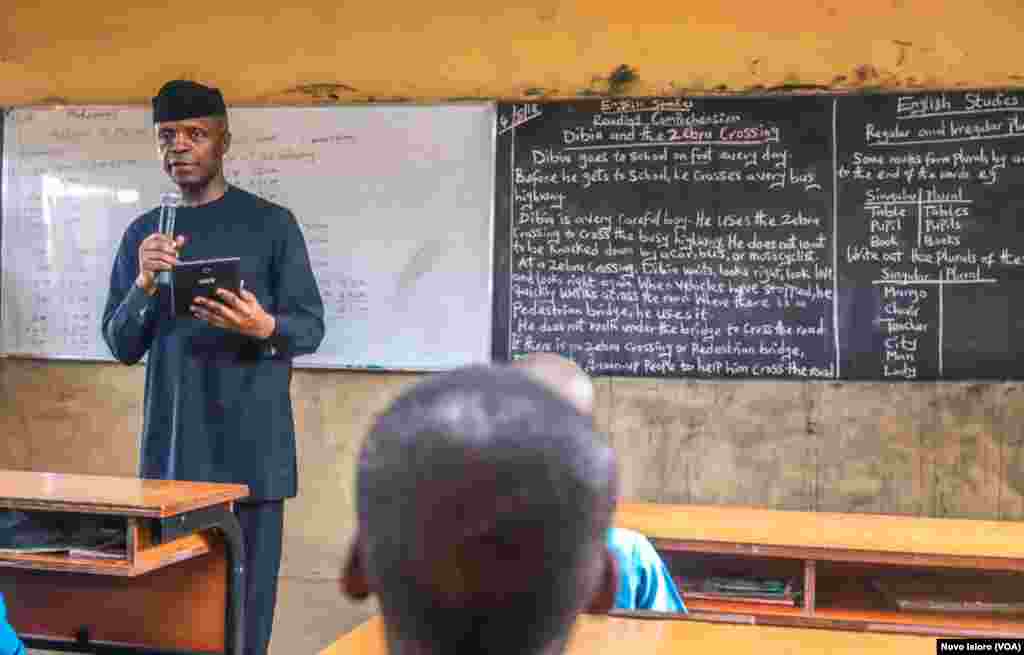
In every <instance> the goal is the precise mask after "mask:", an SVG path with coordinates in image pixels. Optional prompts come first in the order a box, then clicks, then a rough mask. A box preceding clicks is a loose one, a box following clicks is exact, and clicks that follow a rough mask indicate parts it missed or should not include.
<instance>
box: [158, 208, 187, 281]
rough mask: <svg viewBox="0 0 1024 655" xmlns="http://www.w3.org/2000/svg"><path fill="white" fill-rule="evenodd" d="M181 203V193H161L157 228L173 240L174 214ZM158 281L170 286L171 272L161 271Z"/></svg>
mask: <svg viewBox="0 0 1024 655" xmlns="http://www.w3.org/2000/svg"><path fill="white" fill-rule="evenodd" d="M179 205H181V194H180V193H177V192H174V191H171V192H168V193H161V194H160V224H159V227H158V228H157V229H158V230H159V231H160V233H161V234H166V235H167V236H168V237H169V238H171V239H172V240H173V239H174V215H175V213H176V212H177V211H178V206H179ZM156 282H157V284H160V285H163V286H170V284H171V272H170V271H160V272H159V273H158V274H157V276H156Z"/></svg>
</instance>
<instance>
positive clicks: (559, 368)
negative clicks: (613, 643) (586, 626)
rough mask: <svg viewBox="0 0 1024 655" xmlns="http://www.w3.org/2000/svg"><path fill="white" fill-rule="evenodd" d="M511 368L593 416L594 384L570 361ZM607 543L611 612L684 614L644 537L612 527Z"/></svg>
mask: <svg viewBox="0 0 1024 655" xmlns="http://www.w3.org/2000/svg"><path fill="white" fill-rule="evenodd" d="M512 366H513V367H516V368H520V369H522V370H524V371H526V373H527V374H529V375H531V376H533V377H534V378H535V379H537V380H538V381H540V382H541V383H543V384H546V385H548V386H549V387H550V388H552V389H554V390H555V391H556V392H557V393H559V394H561V395H562V396H563V397H564V398H566V399H567V400H569V401H570V402H571V403H572V404H573V406H574V407H576V409H577V410H578V411H579V412H580V414H583V415H584V416H587V417H590V416H593V413H594V385H593V383H592V382H591V380H590V376H589V375H587V374H586V373H585V372H584V371H583V370H582V369H581V368H580V367H579V366H577V365H576V364H575V363H574V362H573V361H572V360H569V359H566V358H565V357H562V356H560V355H555V354H554V353H530V354H529V355H527V356H526V357H523V358H521V359H518V360H515V361H514V362H513V363H512ZM607 544H608V547H609V550H611V551H612V553H613V554H614V555H615V558H616V560H617V561H618V565H619V566H618V571H619V586H618V591H617V592H616V594H615V606H614V609H625V610H655V611H660V612H683V613H685V612H686V605H685V604H684V603H683V599H682V596H681V595H680V594H679V590H678V589H677V588H676V584H675V581H673V579H672V575H671V573H669V570H668V567H666V566H665V563H664V562H663V561H662V559H661V557H660V556H659V555H658V552H657V551H656V550H655V549H654V546H653V545H652V544H651V542H650V541H649V540H648V539H647V537H645V536H644V535H642V534H640V533H639V532H634V531H633V530H626V529H624V528H611V529H610V530H609V531H608V535H607Z"/></svg>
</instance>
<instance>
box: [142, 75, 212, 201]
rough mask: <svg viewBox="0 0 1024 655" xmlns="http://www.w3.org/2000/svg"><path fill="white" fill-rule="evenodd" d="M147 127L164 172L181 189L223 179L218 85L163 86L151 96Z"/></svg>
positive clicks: (194, 190) (182, 83)
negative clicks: (153, 136) (150, 117)
mask: <svg viewBox="0 0 1024 655" xmlns="http://www.w3.org/2000/svg"><path fill="white" fill-rule="evenodd" d="M153 127H154V131H155V133H156V145H157V150H158V152H159V154H160V160H161V162H162V164H163V168H164V172H165V173H167V175H168V176H169V177H170V178H171V180H173V181H174V183H175V184H177V185H178V187H179V188H180V189H181V190H182V192H183V193H185V194H190V195H198V194H200V193H201V192H202V191H203V190H205V189H206V188H207V187H209V186H210V184H211V183H214V184H219V183H221V182H222V181H223V159H224V154H225V153H226V152H227V151H228V147H229V146H230V144H231V133H230V132H229V131H228V118H227V107H226V106H225V104H224V98H223V96H222V95H221V93H220V91H219V90H218V89H214V88H211V87H208V86H204V85H202V84H198V83H196V82H191V81H189V80H172V81H170V82H168V83H166V84H164V85H163V86H162V87H161V88H160V91H159V92H158V93H157V95H156V96H155V97H154V98H153Z"/></svg>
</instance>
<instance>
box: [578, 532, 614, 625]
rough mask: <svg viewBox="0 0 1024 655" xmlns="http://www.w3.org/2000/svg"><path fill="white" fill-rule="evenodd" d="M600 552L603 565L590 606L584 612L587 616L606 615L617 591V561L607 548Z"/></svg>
mask: <svg viewBox="0 0 1024 655" xmlns="http://www.w3.org/2000/svg"><path fill="white" fill-rule="evenodd" d="M602 552H603V553H604V557H603V559H604V563H603V566H602V571H601V582H600V583H599V584H598V587H597V591H595V592H594V597H593V598H591V599H590V604H589V605H587V608H586V610H584V611H585V612H587V613H588V614H607V613H608V612H609V611H610V610H611V609H612V608H614V607H615V594H616V592H618V590H619V560H618V558H617V557H615V555H614V554H613V553H612V551H611V550H609V549H608V547H607V546H606V547H604V548H603V549H602Z"/></svg>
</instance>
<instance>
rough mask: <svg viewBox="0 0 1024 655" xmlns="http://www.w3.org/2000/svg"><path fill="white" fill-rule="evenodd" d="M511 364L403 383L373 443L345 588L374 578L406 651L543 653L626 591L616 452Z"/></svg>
mask: <svg viewBox="0 0 1024 655" xmlns="http://www.w3.org/2000/svg"><path fill="white" fill-rule="evenodd" d="M590 426H591V422H590V420H589V419H588V418H586V417H584V416H582V415H581V414H580V413H579V412H578V411H576V409H575V408H573V407H572V406H571V405H570V404H569V403H567V402H566V401H565V400H564V399H562V398H561V397H559V396H558V395H557V394H556V393H554V392H552V391H551V390H550V389H548V388H546V387H545V386H543V385H542V384H539V383H538V382H537V381H535V380H533V379H531V378H530V377H529V376H527V375H525V374H524V373H523V372H521V371H518V370H515V369H512V368H509V367H482V366H475V367H467V368H464V369H459V370H456V371H453V372H450V373H446V374H442V375H438V376H435V377H433V378H430V379H428V380H426V381H424V382H422V383H420V384H418V385H416V386H414V387H413V388H412V389H411V390H409V391H407V392H406V393H404V394H403V395H402V396H400V397H399V398H398V399H397V400H396V401H395V402H394V404H392V406H391V407H390V408H389V409H388V410H387V411H386V412H385V413H384V414H383V415H382V416H380V417H379V418H378V420H377V421H376V423H375V425H374V426H373V428H372V429H371V431H370V434H369V436H368V437H367V439H366V441H365V443H364V444H363V447H362V450H361V453H360V457H359V470H358V474H357V482H356V492H357V500H356V503H357V512H358V533H357V536H356V541H355V544H354V546H353V548H352V551H351V554H350V557H349V560H348V563H347V564H346V568H345V572H344V577H343V588H344V589H345V591H346V592H347V593H348V594H349V595H350V596H352V597H355V598H362V597H365V596H366V595H368V594H369V593H376V594H377V596H378V598H379V600H380V607H381V614H382V616H383V619H384V623H385V626H386V630H387V638H388V643H389V647H390V648H391V650H392V652H395V653H397V652H402V653H445V654H451V655H458V653H463V652H464V653H489V654H493V655H502V654H504V653H508V654H509V655H511V654H515V655H524V654H527V655H537V654H540V653H557V652H560V651H561V649H562V648H563V646H564V643H565V640H566V638H567V637H568V634H569V630H570V627H571V625H572V623H573V621H574V620H575V618H576V616H577V614H578V613H579V612H580V611H582V610H584V609H585V608H587V607H588V606H589V607H590V609H592V610H595V611H603V610H607V609H609V608H610V607H611V605H612V603H613V601H614V594H615V584H616V575H617V572H616V570H615V559H614V557H613V556H612V555H610V554H609V553H608V551H607V549H606V547H605V533H606V531H607V529H608V526H609V524H610V521H611V518H612V513H613V511H614V508H615V502H616V493H617V484H618V482H617V469H616V462H615V456H614V453H613V452H612V450H611V449H610V448H608V447H607V446H606V445H604V444H603V443H602V442H601V440H600V439H598V438H597V436H596V435H595V434H594V432H593V431H592V428H591V427H590Z"/></svg>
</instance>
